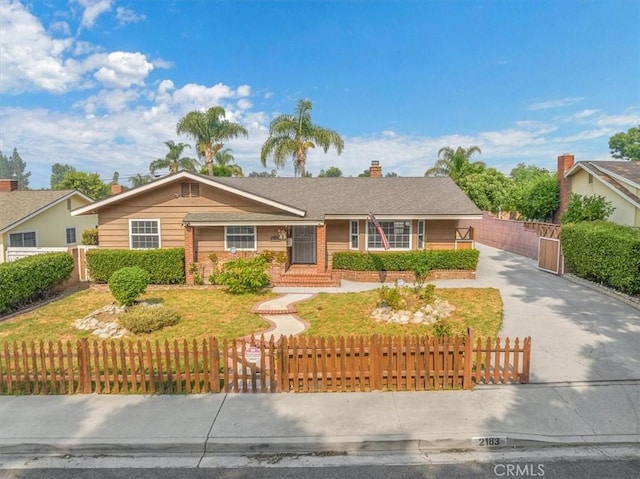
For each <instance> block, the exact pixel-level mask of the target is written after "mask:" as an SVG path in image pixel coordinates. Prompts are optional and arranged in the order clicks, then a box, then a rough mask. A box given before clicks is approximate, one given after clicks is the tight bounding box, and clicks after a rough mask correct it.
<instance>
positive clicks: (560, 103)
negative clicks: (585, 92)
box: [529, 97, 584, 110]
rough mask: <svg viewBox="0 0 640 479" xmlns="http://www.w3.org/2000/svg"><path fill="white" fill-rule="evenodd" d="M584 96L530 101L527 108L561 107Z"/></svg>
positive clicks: (573, 102) (576, 101) (546, 108)
mask: <svg viewBox="0 0 640 479" xmlns="http://www.w3.org/2000/svg"><path fill="white" fill-rule="evenodd" d="M583 99H584V98H576V97H565V98H561V99H559V100H547V101H540V102H535V103H531V104H530V105H529V110H548V109H550V108H562V107H565V106H570V105H573V104H575V103H578V102H580V101H582V100H583Z"/></svg>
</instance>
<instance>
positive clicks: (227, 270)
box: [209, 256, 269, 294]
mask: <svg viewBox="0 0 640 479" xmlns="http://www.w3.org/2000/svg"><path fill="white" fill-rule="evenodd" d="M209 281H210V282H211V283H212V284H213V283H218V284H221V285H223V286H226V288H227V291H228V292H229V293H232V294H244V293H251V292H257V291H260V290H262V289H264V288H266V287H267V286H268V284H269V277H268V276H267V262H266V261H265V259H264V258H263V257H262V256H256V257H254V258H251V259H236V260H232V261H227V262H226V263H224V264H223V265H222V267H221V269H220V272H219V273H215V274H212V275H211V277H210V278H209Z"/></svg>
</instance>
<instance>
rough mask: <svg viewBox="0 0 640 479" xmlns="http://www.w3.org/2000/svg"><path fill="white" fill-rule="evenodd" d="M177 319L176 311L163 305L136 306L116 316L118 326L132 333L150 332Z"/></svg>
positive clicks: (171, 324)
mask: <svg viewBox="0 0 640 479" xmlns="http://www.w3.org/2000/svg"><path fill="white" fill-rule="evenodd" d="M178 321H180V316H179V315H178V313H176V312H175V311H173V310H172V309H169V308H165V307H164V306H158V307H148V306H136V307H133V308H131V309H130V310H128V311H127V312H126V313H123V314H121V315H120V316H118V322H119V323H120V326H122V327H124V328H126V329H127V330H128V331H130V332H132V333H133V334H146V333H152V332H154V331H158V330H159V329H162V328H164V327H165V326H173V325H174V324H177V323H178Z"/></svg>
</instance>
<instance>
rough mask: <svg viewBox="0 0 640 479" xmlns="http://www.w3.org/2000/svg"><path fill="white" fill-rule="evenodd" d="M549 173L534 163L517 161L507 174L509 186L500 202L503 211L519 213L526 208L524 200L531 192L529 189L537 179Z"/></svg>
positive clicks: (526, 199)
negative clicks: (502, 201) (527, 163)
mask: <svg viewBox="0 0 640 479" xmlns="http://www.w3.org/2000/svg"><path fill="white" fill-rule="evenodd" d="M550 175H551V174H550V173H549V171H548V170H547V169H545V168H540V167H538V166H535V165H525V164H524V163H518V164H517V165H516V166H515V167H514V168H513V169H512V170H511V173H510V174H509V179H510V180H511V181H510V188H509V192H508V194H507V196H506V198H505V200H504V203H503V204H502V208H503V210H505V211H511V212H512V213H519V212H521V211H522V210H523V208H526V202H527V201H528V197H529V195H530V193H531V189H532V188H533V187H534V186H535V185H536V183H537V182H538V180H540V179H544V178H547V177H549V176H550Z"/></svg>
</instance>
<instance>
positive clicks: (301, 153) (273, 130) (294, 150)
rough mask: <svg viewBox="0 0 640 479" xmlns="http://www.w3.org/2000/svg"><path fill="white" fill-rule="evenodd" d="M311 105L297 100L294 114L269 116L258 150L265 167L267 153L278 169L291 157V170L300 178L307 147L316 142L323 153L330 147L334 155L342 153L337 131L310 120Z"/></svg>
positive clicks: (340, 139) (304, 167)
mask: <svg viewBox="0 0 640 479" xmlns="http://www.w3.org/2000/svg"><path fill="white" fill-rule="evenodd" d="M312 108H313V105H312V103H311V102H310V101H309V100H298V104H297V106H296V111H295V114H294V115H288V114H283V115H278V116H277V117H276V118H274V119H273V121H272V122H271V124H270V125H269V137H268V138H267V140H266V141H265V142H264V145H262V150H261V152H260V160H261V161H262V166H266V164H267V158H268V157H269V156H273V161H274V163H275V165H276V168H282V167H283V166H284V165H285V163H286V161H287V158H291V159H292V160H293V168H294V171H295V173H296V174H297V173H299V174H300V176H301V177H304V176H306V174H305V173H306V166H307V150H308V149H309V148H315V147H316V145H318V146H320V147H321V148H322V149H323V151H324V152H325V153H326V152H327V151H328V150H329V148H331V147H333V148H335V150H336V151H337V152H338V155H340V154H342V150H343V149H344V141H343V140H342V138H341V137H340V135H339V134H338V133H337V132H335V131H333V130H329V129H328V128H324V127H321V126H318V125H314V124H313V123H312V122H311V110H312Z"/></svg>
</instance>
